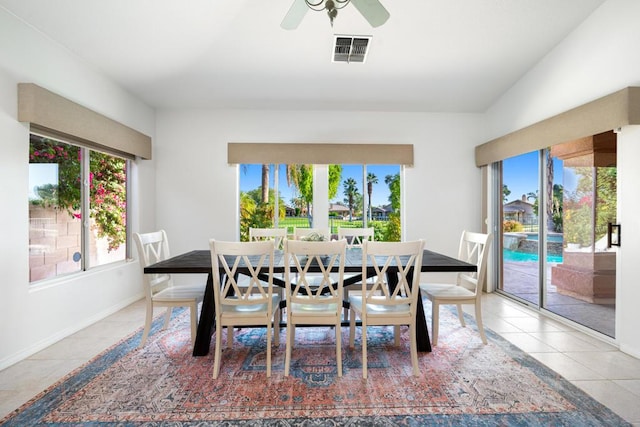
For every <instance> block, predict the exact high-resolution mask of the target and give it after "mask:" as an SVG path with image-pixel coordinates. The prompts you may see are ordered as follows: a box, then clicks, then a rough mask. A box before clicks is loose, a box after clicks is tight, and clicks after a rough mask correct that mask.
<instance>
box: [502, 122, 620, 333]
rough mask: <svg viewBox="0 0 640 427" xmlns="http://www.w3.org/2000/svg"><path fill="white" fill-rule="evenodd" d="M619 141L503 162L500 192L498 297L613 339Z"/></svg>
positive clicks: (598, 139)
mask: <svg viewBox="0 0 640 427" xmlns="http://www.w3.org/2000/svg"><path fill="white" fill-rule="evenodd" d="M615 142H616V141H615V134H614V133H613V132H608V133H605V134H601V135H594V136H593V137H590V138H585V139H583V140H578V141H572V142H567V143H564V144H559V145H556V146H553V147H551V148H550V149H547V150H543V151H540V152H531V153H527V154H522V155H519V156H516V157H512V158H508V159H505V160H503V161H502V162H501V165H500V168H499V169H500V170H501V174H500V176H501V183H500V188H496V189H495V191H500V192H501V195H502V206H501V209H500V210H499V215H500V218H499V223H501V224H502V230H501V236H500V237H501V243H502V251H501V254H500V255H501V257H500V260H499V266H500V270H499V271H500V272H501V277H500V281H499V286H498V290H499V291H500V292H503V293H505V294H507V295H509V296H511V297H513V298H515V299H518V300H520V301H522V302H525V303H527V304H529V305H532V306H536V307H538V308H540V309H543V310H547V311H550V312H552V313H554V314H557V315H559V316H562V317H565V318H567V319H569V320H571V321H573V322H576V323H578V324H580V325H583V326H586V327H588V328H590V329H593V330H595V331H598V332H600V333H602V334H604V335H608V336H611V337H614V336H615V264H616V262H615V261H616V252H615V247H614V246H612V245H611V244H610V243H611V240H612V236H611V235H610V231H611V229H612V227H611V226H610V225H609V224H615V222H616V209H617V204H616V192H617V179H616V166H615V165H616V144H615ZM613 237H614V238H613V240H614V241H615V236H613Z"/></svg>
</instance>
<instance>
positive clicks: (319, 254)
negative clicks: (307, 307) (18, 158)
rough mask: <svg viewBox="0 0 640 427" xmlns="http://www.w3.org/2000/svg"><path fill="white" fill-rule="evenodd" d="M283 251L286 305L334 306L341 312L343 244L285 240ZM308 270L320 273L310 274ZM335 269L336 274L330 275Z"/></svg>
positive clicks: (341, 241) (342, 242) (342, 241)
mask: <svg viewBox="0 0 640 427" xmlns="http://www.w3.org/2000/svg"><path fill="white" fill-rule="evenodd" d="M284 247H285V252H284V254H285V258H284V265H285V270H284V275H285V276H284V277H285V282H286V284H287V286H286V296H287V305H289V304H290V303H300V304H314V303H316V304H331V303H335V304H338V308H337V310H338V311H340V310H342V294H343V289H342V282H343V280H344V263H345V250H346V247H347V242H346V240H334V241H326V242H311V241H305V240H287V241H286V242H285V246H284ZM312 267H314V268H319V269H320V271H319V272H313V273H310V271H309V270H310V269H311V268H312ZM335 267H337V268H338V271H337V274H336V272H334V273H333V274H332V273H331V270H332V269H333V268H335Z"/></svg>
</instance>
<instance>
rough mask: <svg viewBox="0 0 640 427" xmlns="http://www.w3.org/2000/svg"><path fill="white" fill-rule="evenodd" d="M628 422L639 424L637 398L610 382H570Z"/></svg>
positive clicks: (639, 411)
mask: <svg viewBox="0 0 640 427" xmlns="http://www.w3.org/2000/svg"><path fill="white" fill-rule="evenodd" d="M571 382H572V383H573V384H575V385H576V386H578V387H579V388H581V389H582V390H583V391H585V392H586V393H587V394H589V395H590V396H592V397H593V398H595V399H596V400H598V401H599V402H601V403H602V404H603V405H605V406H607V407H608V408H610V409H611V410H613V411H614V412H615V413H616V414H618V415H620V416H621V417H623V418H624V419H625V420H627V421H629V422H635V423H639V422H640V404H639V401H638V396H636V395H634V394H631V393H629V392H628V391H627V390H626V389H625V388H623V387H621V386H619V385H617V384H615V383H613V382H612V381H606V380H603V381H571Z"/></svg>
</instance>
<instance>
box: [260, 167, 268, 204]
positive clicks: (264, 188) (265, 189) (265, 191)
mask: <svg viewBox="0 0 640 427" xmlns="http://www.w3.org/2000/svg"><path fill="white" fill-rule="evenodd" d="M261 188H262V203H268V202H269V165H262V187H261Z"/></svg>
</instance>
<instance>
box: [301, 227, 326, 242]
mask: <svg viewBox="0 0 640 427" xmlns="http://www.w3.org/2000/svg"><path fill="white" fill-rule="evenodd" d="M312 234H314V235H318V236H322V237H324V239H325V240H331V230H329V228H328V227H327V228H325V227H320V228H298V227H296V228H294V229H293V238H294V239H295V240H304V238H306V237H308V236H309V235H312Z"/></svg>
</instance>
